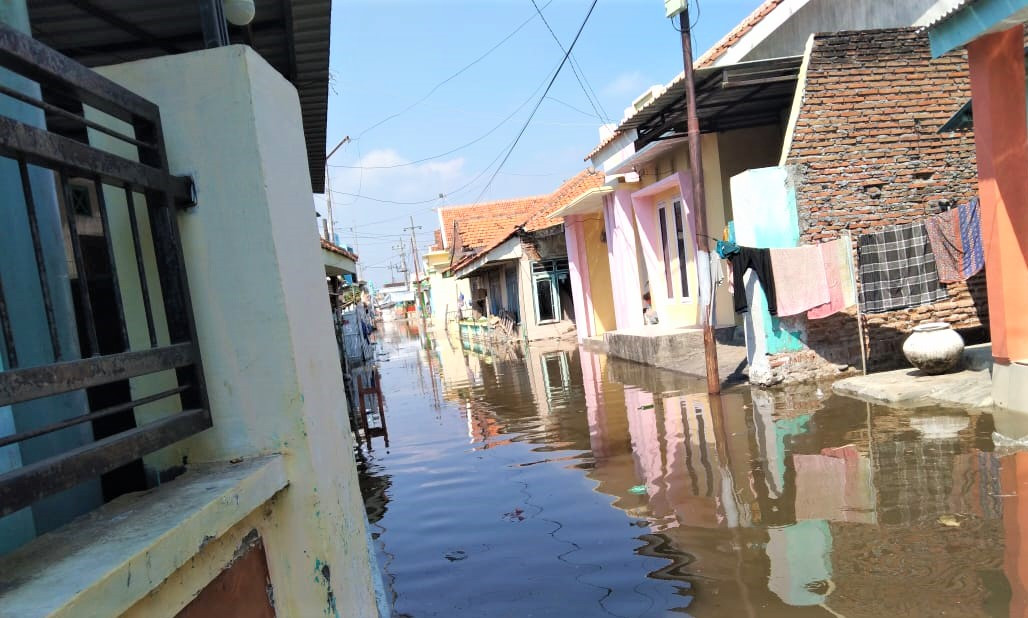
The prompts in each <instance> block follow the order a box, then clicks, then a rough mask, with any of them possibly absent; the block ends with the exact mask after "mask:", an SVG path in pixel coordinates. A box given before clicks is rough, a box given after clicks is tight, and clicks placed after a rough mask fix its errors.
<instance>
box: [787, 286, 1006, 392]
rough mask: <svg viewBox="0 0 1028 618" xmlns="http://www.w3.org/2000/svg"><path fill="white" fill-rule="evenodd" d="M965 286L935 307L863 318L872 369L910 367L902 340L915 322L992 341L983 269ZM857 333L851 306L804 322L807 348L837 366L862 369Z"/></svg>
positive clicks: (972, 339) (967, 337) (970, 342)
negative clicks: (937, 324)
mask: <svg viewBox="0 0 1028 618" xmlns="http://www.w3.org/2000/svg"><path fill="white" fill-rule="evenodd" d="M966 285H967V292H968V293H967V294H966V295H963V294H961V295H960V296H959V297H958V298H954V297H953V296H951V297H950V298H948V299H946V300H943V301H941V302H939V303H935V304H932V305H925V306H922V307H914V308H911V309H904V310H902V311H892V312H889V313H881V314H869V315H866V316H864V320H865V342H866V343H867V369H868V371H872V372H873V371H888V370H891V369H899V368H902V367H907V366H909V364H908V363H907V361H906V359H905V358H904V357H903V342H904V341H905V340H906V338H907V337H908V336H909V335H910V333H911V331H912V329H913V328H914V327H915V326H917V325H918V324H922V323H924V322H936V321H938V322H946V323H948V324H951V325H952V326H953V328H954V330H956V331H957V332H959V333H960V335H961V336H962V337H963V338H964V343H965V344H967V345H975V344H979V343H986V342H988V341H989V303H988V298H987V291H986V286H985V273H984V271H983V272H980V273H978V274H976V275H975V276H973V277H971V278H970V279H968V280H967V284H966ZM799 319H801V320H803V319H805V318H799ZM788 320H789V318H783V320H782V322H783V324H788ZM801 326H802V325H801ZM858 332H859V331H858V328H857V317H856V313H855V311H852V310H851V312H849V313H840V314H836V315H833V316H829V317H827V318H824V319H821V320H807V321H806V343H807V346H808V347H809V348H810V349H811V350H813V351H814V352H815V353H817V354H818V356H820V357H821V358H823V359H825V360H826V361H828V362H830V363H832V364H836V365H843V364H845V365H850V366H852V367H857V368H859V367H860V337H859V335H858Z"/></svg>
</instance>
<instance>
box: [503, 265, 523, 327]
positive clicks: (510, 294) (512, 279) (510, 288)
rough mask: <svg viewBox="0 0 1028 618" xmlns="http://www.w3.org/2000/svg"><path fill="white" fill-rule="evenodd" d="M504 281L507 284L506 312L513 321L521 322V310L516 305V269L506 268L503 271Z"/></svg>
mask: <svg viewBox="0 0 1028 618" xmlns="http://www.w3.org/2000/svg"><path fill="white" fill-rule="evenodd" d="M503 276H504V280H505V281H506V284H507V311H509V312H510V314H511V315H512V316H514V320H515V321H517V322H520V321H521V308H520V307H519V305H518V268H517V266H508V267H507V269H506V270H505V271H504V275H503Z"/></svg>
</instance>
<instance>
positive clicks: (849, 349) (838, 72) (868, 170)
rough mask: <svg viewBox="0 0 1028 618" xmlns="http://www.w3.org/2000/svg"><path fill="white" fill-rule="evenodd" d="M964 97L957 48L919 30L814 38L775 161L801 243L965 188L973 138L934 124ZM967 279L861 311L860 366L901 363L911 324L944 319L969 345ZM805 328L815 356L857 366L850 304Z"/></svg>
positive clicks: (924, 208) (976, 333) (867, 226)
mask: <svg viewBox="0 0 1028 618" xmlns="http://www.w3.org/2000/svg"><path fill="white" fill-rule="evenodd" d="M969 98H970V81H969V77H968V71H967V61H966V59H965V57H964V54H962V53H955V54H949V55H946V56H944V57H943V58H939V59H936V60H932V59H931V57H930V53H929V49H928V39H927V36H925V35H920V34H917V33H915V32H914V31H913V30H912V29H908V28H902V29H888V30H872V31H859V32H840V33H833V34H820V35H817V36H816V37H815V39H814V47H813V49H812V53H811V58H810V64H809V67H808V70H807V78H806V87H805V92H804V96H803V103H802V107H801V108H800V114H799V117H798V119H797V123H796V127H795V131H794V133H793V138H792V143H791V149H790V152H789V158H788V160H787V164H788V165H790V166H793V167H794V172H795V174H796V177H795V180H796V185H795V186H796V203H797V209H798V211H799V212H798V215H799V225H800V237H801V241H802V242H806V243H814V242H819V241H823V240H830V239H833V238H837V237H838V236H839V233H840V231H841V230H847V229H848V230H850V232H851V233H852V234H853V237H854V241H855V239H856V237H857V236H859V235H860V234H862V233H865V232H869V231H872V230H875V229H877V228H880V227H883V226H887V225H893V224H902V223H909V222H912V221H915V220H917V219H919V218H923V217H925V216H927V215H931V214H935V213H937V212H939V207H940V206H944V205H949V204H959V203H963V202H966V201H967V200H969V199H970V198H971V197H972V196H974V195H975V194H976V193H977V167H976V164H975V153H974V135H973V134H972V133H970V132H967V133H946V134H939V133H938V130H939V128H940V127H941V126H942V125H943V124H944V123H945V122H946V121H947V120H949V118H950V117H951V116H952V115H953V114H954V113H955V112H956V111H957V110H958V109H959V108H960V106H961V105H963V104H964V103H965V102H966V101H967V100H968V99H969ZM968 283H969V284H970V287H969V286H968V285H965V284H956V285H950V286H947V287H948V289H949V291H950V297H949V299H948V300H947V301H944V302H942V303H937V304H935V305H931V306H926V307H918V308H914V309H908V310H903V311H895V312H891V313H886V314H880V315H873V316H867V327H868V328H867V334H868V340H869V342H868V343H869V356H870V361H869V369H887V368H894V367H897V366H902V365H904V364H905V361H903V359H902V354H901V353H900V346H901V345H902V342H903V339H905V337H906V335H907V334H908V333H909V332H910V329H911V328H912V327H913V326H915V325H917V324H919V323H921V322H925V321H944V322H949V323H951V324H953V325H954V327H955V328H957V329H960V330H961V331H962V332H964V334H965V338H966V339H968V340H969V342H978V341H981V340H982V339H983V337H985V336H986V331H987V325H988V308H987V305H986V301H985V280H984V275H979V276H976V277H974V278H972V279H971V281H969V282H968ZM800 319H801V320H802V318H800ZM804 321H805V320H804ZM805 326H806V333H807V343H808V345H809V346H810V347H811V349H812V350H814V351H815V352H816V353H817V354H818V355H819V356H820V357H821V358H823V359H825V360H828V361H831V362H833V363H838V364H849V365H852V366H859V363H860V342H859V338H858V335H857V323H856V317H855V313H854V312H851V313H850V314H840V315H836V316H832V317H830V318H827V319H824V320H810V321H806V325H805Z"/></svg>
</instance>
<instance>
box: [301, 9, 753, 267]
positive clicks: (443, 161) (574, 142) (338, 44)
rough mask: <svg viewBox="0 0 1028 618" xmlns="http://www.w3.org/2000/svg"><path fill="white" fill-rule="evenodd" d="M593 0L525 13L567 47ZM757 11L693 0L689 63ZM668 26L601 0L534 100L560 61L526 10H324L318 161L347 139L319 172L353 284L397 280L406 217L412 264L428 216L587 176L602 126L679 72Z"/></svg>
mask: <svg viewBox="0 0 1028 618" xmlns="http://www.w3.org/2000/svg"><path fill="white" fill-rule="evenodd" d="M592 1H593V0H535V3H536V4H537V5H538V7H539V9H540V10H541V11H542V15H543V16H544V17H545V18H546V21H547V22H548V23H549V26H550V28H552V30H553V32H554V33H555V34H556V37H557V38H558V39H559V40H560V44H561V45H563V46H564V48H565V49H566V48H567V46H568V45H570V44H571V42H572V40H573V39H574V38H575V35H576V33H577V32H578V29H579V27H580V26H581V25H582V22H583V20H584V19H585V17H586V14H587V13H588V12H589V8H590V5H591V4H592ZM697 2H698V3H699V4H698V5H697ZM760 3H761V0H692V4H691V9H690V18H691V21H692V23H693V24H694V29H693V46H694V50H695V52H694V53H695V55H696V56H697V57H698V56H699V55H700V54H701V53H702V52H703V51H705V50H706V49H707V48H709V47H710V46H711V45H712V44H713V43H715V42H716V41H717V40H718V39H720V38H721V37H722V36H723V35H724V34H725V33H727V32H728V31H729V30H731V29H732V28H733V27H734V26H735V25H736V24H738V23H739V22H740V21H742V19H744V18H745V17H746V16H747V15H748V14H749V13H750V12H752V11H753V9H755V8H756V7H757V6H758V5H759V4H760ZM676 25H677V22H675V23H672V22H671V21H670V20H668V19H667V18H666V17H664V6H663V3H662V2H661V1H660V0H598V2H597V3H596V6H595V8H594V9H593V11H592V14H591V15H590V16H589V19H588V21H586V22H585V26H584V28H583V29H582V32H581V35H580V36H579V38H578V40H577V42H576V43H575V46H574V48H573V50H572V54H571V60H569V61H568V62H567V63H565V65H564V67H563V69H562V70H561V71H560V73H559V74H558V75H557V77H556V79H555V80H554V81H553V85H552V87H551V88H550V90H549V92H548V93H546V97H545V98H544V97H543V96H542V95H543V94H544V91H545V89H546V87H547V85H548V84H549V82H550V80H551V79H552V77H553V72H554V71H555V70H556V68H557V66H558V65H559V64H560V62H561V60H562V59H563V58H564V52H563V51H561V48H560V47H559V46H558V44H557V42H556V41H554V38H553V36H552V35H551V34H550V31H549V30H548V29H547V27H546V25H545V24H544V23H543V20H542V19H541V18H540V17H539V14H538V13H537V12H536V8H535V7H534V6H533V2H532V0H418V1H413V0H334V1H333V3H332V49H331V57H330V63H329V69H330V85H329V109H328V139H327V151H330V150H331V149H332V148H333V147H334V146H335V145H336V144H338V143H339V142H340V141H341V140H343V139H344V138H345V137H347V136H348V137H349V138H350V140H349V141H348V142H347V143H345V144H344V145H343V146H341V147H340V148H339V149H338V150H337V151H336V152H335V154H333V155H332V157H331V158H330V159H329V160H328V166H329V167H328V175H329V183H330V187H331V191H332V194H331V199H332V209H333V217H334V219H335V230H336V233H337V234H338V235H339V239H340V242H341V243H342V244H344V245H351V246H354V247H355V248H357V249H358V252H359V254H360V261H361V264H362V268H363V276H364V278H365V279H367V280H369V281H372V282H374V283H375V284H382V283H385V282H388V281H390V280H391V279H392V278H393V277H398V275H397V274H396V273H395V272H394V271H391V270H390V265H391V264H396V265H399V264H400V258H399V255H398V253H397V251H396V250H395V249H394V247H395V246H396V245H398V244H399V242H400V238H401V236H402V237H403V238H404V243H405V246H406V251H407V261H408V265H410V231H409V230H405V229H404V228H407V227H410V225H411V221H410V217H412V216H413V218H414V223H413V224H414V225H415V226H420V229H417V230H415V233H416V240H417V245H418V252H419V254H423V253H424V252H425V251H426V250H427V248H428V246H429V245H431V244H432V242H433V235H432V233H433V230H435V229H436V228H438V227H439V219H438V215H437V213H436V209H437V208H439V207H440V206H453V205H466V204H475V203H480V202H484V201H489V200H496V199H502V198H511V197H519V196H528V195H538V194H545V193H550V192H551V191H553V190H554V189H556V188H557V187H558V186H560V184H561V183H562V182H563V181H564V180H566V179H568V178H570V177H572V176H574V175H575V174H576V173H578V172H579V171H581V170H583V169H585V168H586V167H588V165H589V163H588V162H587V161H584V158H585V155H586V154H588V153H589V151H591V150H592V149H593V148H594V147H595V146H596V145H597V144H598V143H599V127H600V125H601V124H603V123H604V122H608V121H609V122H613V123H617V122H618V121H619V120H620V119H621V117H622V116H623V114H624V110H625V108H626V107H628V106H630V105H631V103H632V100H633V99H635V98H636V97H638V96H639V95H640V94H642V93H643V92H644V91H645V90H646V89H647V88H649V87H650V86H652V85H656V84H665V83H667V82H669V81H670V80H671V79H673V78H674V77H675V76H676V75H677V74H678V73H679V72H681V70H682V51H681V39H680V35H679V33H678V31H677V30H676V28H675V26H676ZM494 47H495V49H493V48H494ZM491 49H492V51H491V52H490V50H491ZM487 52H489V53H488V54H487V55H486V53H487ZM476 60H477V62H476ZM469 65H470V66H469ZM462 69H463V70H462ZM572 69H577V70H578V71H577V75H576V71H574V70H572ZM587 93H588V94H587ZM536 105H538V109H537V111H536V113H535V115H534V116H533V117H532V120H531V122H529V123H528V124H527V125H526V122H527V120H528V118H529V117H530V115H531V114H532V111H533V109H534V108H535V107H536ZM522 130H524V132H523V133H522V134H521V137H520V139H517V136H518V135H519V133H520V132H521V131H522ZM516 139H517V143H516V145H515V146H514V148H513V149H511V145H512V144H514V142H515V140H516ZM327 151H326V154H327ZM315 206H316V208H317V210H318V212H319V213H321V214H322V215H324V214H325V213H326V204H325V196H320V195H318V196H315Z"/></svg>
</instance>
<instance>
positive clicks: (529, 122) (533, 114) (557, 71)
mask: <svg viewBox="0 0 1028 618" xmlns="http://www.w3.org/2000/svg"><path fill="white" fill-rule="evenodd" d="M597 1H598V0H593V2H592V4H590V5H589V11H588V12H587V13H586V14H585V19H583V20H582V25H581V26H579V27H578V32H577V33H575V38H574V39H573V40H572V41H571V45H569V46H568V49H567V51H566V52H565V53H564V59H563V60H561V61H560V65H558V66H557V70H556V71H555V72H554V73H553V78H552V79H550V83H549V84H547V86H546V90H545V91H544V92H543V96H541V97H539V100H538V101H537V102H536V104H535V107H534V108H532V113H531V114H529V116H528V118H527V119H526V120H525V124H524V125H522V127H521V131H519V132H518V135H517V137H515V138H514V143H512V144H511V146H510V148H509V149H508V150H507V154H506V155H504V157H503V160H502V161H500V165H499V166H498V167H497V168H496V171H495V172H493V175H492V176H491V177H490V178H489V182H487V183H486V185H485V187H484V188H483V189H482V192H481V193H479V194H478V197H477V198H475V203H478V202H479V201H480V200H481V199H482V196H483V195H485V192H486V191H488V190H489V187H491V186H492V184H493V181H494V180H496V175H497V174H499V172H500V170H501V169H503V166H504V165H505V164H506V163H507V161H508V160H509V159H510V155H511V154H512V153H513V152H514V149H515V148H516V147H517V145H518V142H520V141H521V136H523V135H524V134H525V131H527V130H528V125H530V124H531V123H532V119H533V118H535V114H536V112H538V111H539V107H540V106H541V105H542V104H543V101H544V100H546V95H547V94H549V93H550V88H552V87H553V84H554V83H555V82H556V81H557V77H558V76H559V75H560V71H561V69H563V68H564V65H565V64H566V63H567V61H568V56H570V55H571V51H572V50H574V49H575V45H576V44H577V43H578V39H579V37H581V36H582V31H583V30H585V25H586V24H587V23H589V18H590V17H591V16H592V14H593V9H595V8H596V3H597Z"/></svg>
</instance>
